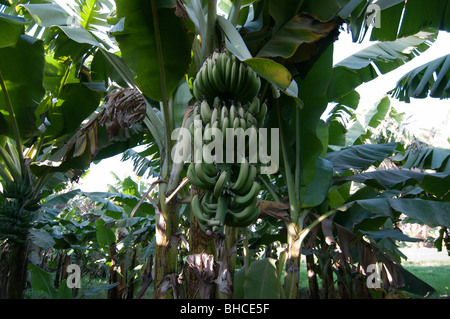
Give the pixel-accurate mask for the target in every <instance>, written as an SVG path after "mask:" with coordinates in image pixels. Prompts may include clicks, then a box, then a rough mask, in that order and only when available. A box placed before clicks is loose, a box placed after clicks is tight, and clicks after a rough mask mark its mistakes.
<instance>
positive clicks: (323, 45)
mask: <svg viewBox="0 0 450 319" xmlns="http://www.w3.org/2000/svg"><path fill="white" fill-rule="evenodd" d="M449 17H450V3H449V1H448V0H439V1H438V0H429V1H422V0H391V1H380V0H379V1H373V0H283V1H275V0H128V1H125V0H68V1H63V0H34V1H31V0H29V1H25V0H0V248H1V249H0V299H44V298H45V299H88V298H89V299H90V298H102V299H383V298H405V299H406V298H436V297H437V298H439V295H438V296H436V293H435V288H434V287H433V286H431V285H430V284H429V283H427V282H425V281H423V280H422V279H420V278H418V277H417V276H415V275H414V274H413V273H411V272H410V271H408V270H407V269H406V268H405V267H404V266H403V265H402V262H403V261H404V260H405V258H406V256H405V255H404V254H403V253H402V252H401V250H400V249H399V248H400V245H401V244H402V243H405V242H418V241H420V240H421V239H418V238H414V237H410V236H408V234H405V233H404V232H402V231H401V227H400V226H401V225H405V224H408V223H415V224H422V225H427V226H429V227H432V228H434V229H436V230H437V232H436V234H437V235H436V236H435V238H433V241H432V244H433V249H435V250H438V251H447V252H448V253H449V255H450V246H449V245H450V239H449V235H450V192H449V190H450V149H448V148H445V147H437V146H434V145H431V144H429V143H426V142H424V141H420V140H418V139H416V138H415V136H414V134H413V133H412V132H409V131H407V130H405V129H404V126H403V125H402V124H403V123H404V121H405V117H404V114H402V113H400V112H397V110H396V109H395V108H394V104H395V103H396V102H399V101H401V102H406V103H410V102H411V101H412V100H415V99H427V101H429V107H428V109H429V110H428V111H429V112H430V113H433V103H434V101H437V100H440V99H447V98H448V97H449V94H450V92H449V90H450V55H449V54H450V52H442V55H441V57H439V58H437V59H435V60H430V61H427V62H426V63H425V64H423V65H420V66H419V67H417V68H415V69H412V70H411V71H408V72H406V73H405V74H403V75H402V76H401V77H400V78H398V79H397V82H396V85H395V86H394V87H392V89H391V91H389V92H381V93H380V99H379V100H378V102H377V103H376V104H375V105H373V107H372V108H370V110H369V111H367V112H365V113H364V118H363V119H362V118H361V116H360V114H361V112H360V110H361V109H362V108H367V105H362V104H363V103H360V100H361V98H362V97H361V96H360V94H359V93H358V87H360V86H361V85H363V84H365V83H369V82H370V81H372V80H375V79H376V78H380V77H383V76H385V75H387V74H388V73H389V72H391V71H394V70H396V69H397V68H399V67H401V66H402V65H405V64H408V63H409V62H410V61H412V60H414V59H415V58H416V57H418V56H420V55H421V54H422V53H424V52H426V51H427V50H428V49H429V48H431V47H432V46H433V44H434V43H435V42H436V40H437V38H438V36H439V34H445V33H446V32H450V18H449ZM344 34H346V35H350V37H351V39H352V41H353V42H354V43H361V42H363V41H370V45H369V46H364V48H361V50H359V51H358V52H356V53H353V54H349V55H348V56H347V57H346V58H344V59H343V60H341V61H334V59H333V57H334V54H333V53H334V49H335V45H336V44H337V43H339V41H342V40H341V38H342V35H344ZM447 48H448V47H447ZM447 141H449V140H448V139H447ZM119 154H122V159H123V160H124V161H125V160H130V161H132V162H133V165H134V172H133V171H131V172H129V175H130V176H131V175H132V173H134V174H135V175H136V176H139V178H138V179H136V178H132V177H127V178H124V179H120V178H117V184H115V185H110V187H109V189H108V190H104V189H99V190H97V191H95V192H86V191H82V190H81V189H80V188H79V187H78V182H79V180H80V179H82V178H83V177H84V176H85V175H86V173H87V172H88V171H89V168H90V165H91V164H92V163H101V161H102V160H104V159H107V158H110V157H112V156H115V155H119ZM117 170H119V168H117ZM443 272H445V270H443ZM447 278H448V277H447Z"/></svg>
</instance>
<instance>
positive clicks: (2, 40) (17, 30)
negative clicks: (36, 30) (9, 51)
mask: <svg viewBox="0 0 450 319" xmlns="http://www.w3.org/2000/svg"><path fill="white" fill-rule="evenodd" d="M26 22H27V21H26V20H25V19H23V18H19V17H14V16H10V15H7V14H4V13H1V12H0V30H2V32H0V48H4V47H8V46H11V45H14V44H16V43H17V41H18V40H19V36H20V35H21V34H22V33H23V30H24V25H25V23H26Z"/></svg>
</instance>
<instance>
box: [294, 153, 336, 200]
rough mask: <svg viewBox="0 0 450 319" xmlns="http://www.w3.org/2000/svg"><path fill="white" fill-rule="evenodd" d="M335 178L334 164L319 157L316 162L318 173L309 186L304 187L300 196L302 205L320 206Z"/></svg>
mask: <svg viewBox="0 0 450 319" xmlns="http://www.w3.org/2000/svg"><path fill="white" fill-rule="evenodd" d="M332 180H333V165H332V164H331V163H330V162H329V161H327V160H326V159H323V158H322V157H319V158H318V159H317V163H316V174H315V175H314V178H313V180H312V181H311V183H309V184H308V185H307V186H305V187H302V188H301V191H300V198H301V202H302V207H315V206H319V205H320V204H321V203H322V202H323V201H324V200H325V198H326V197H327V194H328V192H329V189H330V187H331V184H332Z"/></svg>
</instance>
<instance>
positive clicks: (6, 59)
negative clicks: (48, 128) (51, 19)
mask: <svg viewBox="0 0 450 319" xmlns="http://www.w3.org/2000/svg"><path fill="white" fill-rule="evenodd" d="M0 71H1V73H2V75H3V79H4V80H5V86H6V89H7V91H8V92H7V93H8V95H9V99H10V100H11V104H12V108H13V111H14V115H15V118H16V121H17V124H18V126H19V132H20V135H21V138H22V139H24V140H27V139H29V138H31V137H32V136H33V135H34V134H35V133H36V124H35V120H36V117H35V115H34V111H35V110H36V108H37V106H38V104H39V102H40V101H41V99H42V98H43V97H44V93H45V90H44V87H43V84H42V81H43V77H44V46H43V43H42V41H40V40H36V39H34V38H31V37H29V36H26V35H22V36H20V38H19V40H18V41H17V43H16V44H15V45H14V46H9V47H5V48H1V49H0ZM4 94H5V92H3V90H2V89H1V88H0V135H8V136H13V134H12V129H11V123H10V120H9V113H8V109H7V107H6V103H5V98H4V97H5V96H4Z"/></svg>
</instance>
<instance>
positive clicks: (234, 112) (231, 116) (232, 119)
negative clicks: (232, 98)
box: [228, 103, 237, 124]
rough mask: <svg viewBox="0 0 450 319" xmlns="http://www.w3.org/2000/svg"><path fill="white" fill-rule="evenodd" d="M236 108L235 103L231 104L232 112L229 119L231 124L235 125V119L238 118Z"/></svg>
mask: <svg viewBox="0 0 450 319" xmlns="http://www.w3.org/2000/svg"><path fill="white" fill-rule="evenodd" d="M236 113H237V111H236V106H234V103H233V104H231V106H230V112H229V116H228V117H229V118H230V123H231V124H233V123H234V119H235V118H236Z"/></svg>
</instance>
